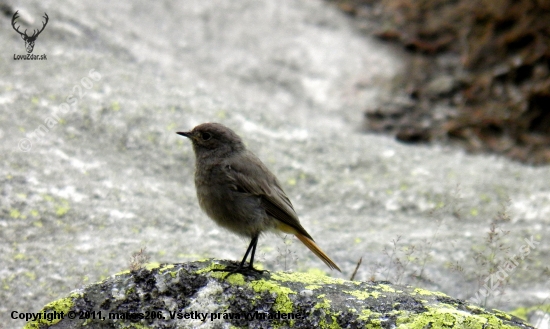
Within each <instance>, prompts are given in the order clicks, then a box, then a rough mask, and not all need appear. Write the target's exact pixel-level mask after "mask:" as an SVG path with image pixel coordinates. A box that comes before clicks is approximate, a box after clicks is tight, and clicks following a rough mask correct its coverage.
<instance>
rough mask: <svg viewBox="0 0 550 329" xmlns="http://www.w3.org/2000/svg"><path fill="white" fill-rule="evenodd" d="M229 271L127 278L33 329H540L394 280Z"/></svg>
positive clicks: (195, 269)
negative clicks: (534, 328)
mask: <svg viewBox="0 0 550 329" xmlns="http://www.w3.org/2000/svg"><path fill="white" fill-rule="evenodd" d="M227 265H230V262H227V261H217V260H205V261H197V262H190V263H185V264H162V265H152V266H147V267H146V268H142V269H140V270H136V271H132V272H129V271H127V272H123V273H120V274H117V275H114V276H112V277H110V278H108V279H106V280H104V281H102V282H99V283H96V284H92V285H90V286H87V287H85V288H83V289H80V290H77V291H74V292H72V293H71V294H70V295H69V296H67V297H66V298H63V299H60V300H57V301H54V302H52V303H50V304H48V305H46V306H45V307H44V309H43V310H41V313H50V314H54V315H56V314H57V315H59V314H63V316H62V317H63V318H62V319H60V316H58V317H57V318H56V319H52V320H47V319H38V320H35V321H31V322H29V323H27V326H26V328H81V327H82V328H196V327H199V326H206V327H208V328H211V327H212V328H222V327H223V328H226V327H227V328H229V327H231V328H238V327H244V328H247V327H251V328H272V327H273V328H289V327H292V328H359V327H361V328H468V329H473V328H532V327H531V326H529V325H527V324H525V323H524V322H523V321H522V320H521V319H519V318H517V317H514V316H512V315H508V314H506V313H504V312H500V311H497V310H492V311H489V310H485V309H483V308H480V307H478V306H475V305H473V304H470V303H468V302H465V301H462V300H458V299H454V298H451V297H449V296H447V295H445V294H443V293H440V292H430V291H427V290H423V289H419V288H414V287H408V286H397V285H392V284H391V283H389V282H359V281H347V280H342V279H334V278H330V277H328V276H325V275H324V274H321V273H287V272H273V273H265V274H263V275H262V276H261V277H245V276H243V275H241V274H233V275H231V276H229V277H226V273H224V272H211V271H210V270H211V269H214V268H224V267H225V266H227ZM54 312H56V313H54ZM50 316H52V315H50Z"/></svg>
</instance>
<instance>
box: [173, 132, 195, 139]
mask: <svg viewBox="0 0 550 329" xmlns="http://www.w3.org/2000/svg"><path fill="white" fill-rule="evenodd" d="M176 134H178V135H182V136H185V137H187V138H192V136H193V134H192V133H191V132H190V131H188V132H182V131H178V132H177V133H176Z"/></svg>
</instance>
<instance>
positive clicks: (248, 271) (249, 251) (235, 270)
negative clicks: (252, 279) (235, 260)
mask: <svg viewBox="0 0 550 329" xmlns="http://www.w3.org/2000/svg"><path fill="white" fill-rule="evenodd" d="M258 238H259V234H258V235H255V236H253V237H252V240H251V241H250V244H249V245H248V248H247V249H246V253H245V254H244V257H243V260H242V261H241V263H240V264H239V266H237V267H233V266H228V267H226V268H224V269H221V268H216V269H212V271H213V272H228V273H227V275H226V276H225V278H227V277H228V276H230V275H232V274H235V273H241V274H245V275H247V274H252V275H254V276H257V275H258V274H259V275H261V274H263V273H264V272H267V271H265V270H257V269H255V268H254V266H253V265H254V254H255V253H256V246H257V245H258ZM248 254H250V263H249V265H248V267H244V264H245V263H246V258H248Z"/></svg>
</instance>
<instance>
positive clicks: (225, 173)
mask: <svg viewBox="0 0 550 329" xmlns="http://www.w3.org/2000/svg"><path fill="white" fill-rule="evenodd" d="M177 134H178V135H181V136H184V137H187V138H189V139H190V140H191V142H192V145H193V151H194V153H195V178H194V180H195V188H196V192H197V199H198V201H199V205H200V207H201V209H202V210H203V211H204V212H205V213H206V214H207V215H208V217H210V218H211V219H212V220H213V221H214V222H215V223H216V224H217V225H219V226H221V227H223V228H225V229H227V230H229V231H231V232H233V233H235V234H237V235H240V236H242V237H245V238H249V239H250V244H249V245H248V248H247V249H246V253H245V254H244V257H243V259H242V261H241V262H240V264H239V265H238V266H236V267H235V266H233V267H231V268H230V269H228V270H227V271H226V272H229V273H230V274H233V273H242V274H248V273H256V274H257V273H263V272H264V271H261V270H257V269H255V268H254V255H255V253H256V246H257V245H258V239H259V237H260V236H261V235H262V234H264V233H267V232H283V233H288V234H293V235H295V236H296V237H297V238H298V240H300V241H301V242H302V243H303V244H304V245H305V246H306V247H307V248H309V250H311V251H312V252H313V253H314V254H315V255H316V256H317V257H319V258H320V259H321V260H322V261H323V262H324V263H325V264H326V265H327V266H328V267H329V268H330V269H335V270H338V271H340V272H341V270H340V268H339V267H338V266H337V265H336V263H335V262H334V261H333V260H332V259H331V258H330V257H329V256H328V255H327V254H326V253H325V252H323V250H321V248H320V247H319V246H318V245H317V244H316V243H315V241H314V240H313V238H312V237H311V235H310V234H309V233H308V232H307V231H306V230H305V229H304V227H303V226H302V225H301V224H300V220H299V219H298V215H297V214H296V212H295V211H294V207H293V206H292V203H291V202H290V200H289V198H288V197H287V195H286V193H285V192H284V190H283V188H282V187H281V183H280V182H279V180H278V179H277V178H276V177H275V175H274V174H273V173H271V171H269V169H268V168H267V167H266V166H265V165H264V164H263V162H262V161H261V160H260V159H259V158H258V157H257V156H256V155H255V154H254V153H252V152H251V151H249V150H248V149H247V148H246V146H245V144H244V143H243V141H242V139H241V137H239V136H238V135H237V134H236V133H235V132H234V131H233V130H231V129H230V128H228V127H226V126H224V125H222V124H220V123H211V122H209V123H203V124H200V125H198V126H196V127H195V128H193V129H192V130H191V131H187V132H177ZM249 254H250V262H249V265H248V266H245V263H246V260H247V258H248V255H249ZM221 271H225V270H221ZM228 275H229V274H228Z"/></svg>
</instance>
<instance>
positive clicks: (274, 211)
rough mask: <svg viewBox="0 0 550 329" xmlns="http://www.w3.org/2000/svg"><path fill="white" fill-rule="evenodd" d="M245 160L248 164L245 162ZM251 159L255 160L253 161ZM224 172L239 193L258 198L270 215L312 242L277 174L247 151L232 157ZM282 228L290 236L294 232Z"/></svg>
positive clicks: (282, 226) (283, 226)
mask: <svg viewBox="0 0 550 329" xmlns="http://www.w3.org/2000/svg"><path fill="white" fill-rule="evenodd" d="M244 157H246V160H247V161H243V160H244V159H243V158H244ZM251 157H252V158H253V159H255V160H256V161H250V158H251ZM225 170H226V171H227V175H228V176H229V178H230V179H231V180H232V182H233V184H235V188H236V190H237V191H243V192H245V193H250V194H252V195H256V196H259V197H260V198H261V204H262V206H263V207H264V209H265V211H266V212H267V214H268V215H270V216H271V217H273V218H275V219H277V220H279V221H281V222H282V224H286V226H290V231H292V229H294V230H295V231H297V232H299V233H300V234H302V235H305V236H306V237H308V238H309V239H311V240H313V238H312V237H311V236H310V235H309V233H307V231H306V230H305V229H304V228H303V227H302V225H301V224H300V220H299V219H298V216H297V215H296V212H295V211H294V207H293V206H292V203H290V200H289V199H288V197H287V196H286V194H285V192H284V191H283V189H282V188H281V185H280V183H279V181H278V180H277V178H276V177H275V175H273V174H272V173H271V172H270V171H269V169H267V167H266V166H265V165H264V164H263V163H262V162H261V161H260V160H259V159H258V158H257V157H256V156H255V155H254V154H252V153H251V152H247V154H246V155H237V156H234V157H232V158H230V159H229V160H228V161H227V163H226V164H225ZM280 228H281V229H283V230H284V231H287V232H288V233H293V232H290V231H289V230H288V228H286V230H285V225H281V227H280Z"/></svg>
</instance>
